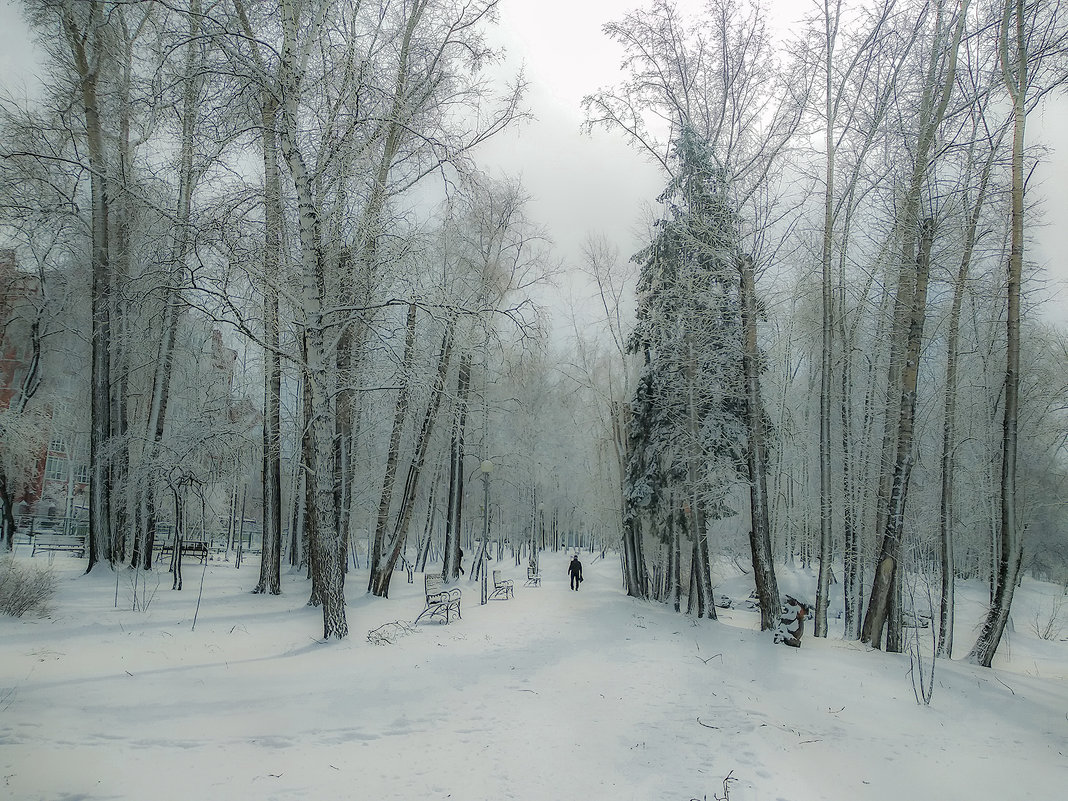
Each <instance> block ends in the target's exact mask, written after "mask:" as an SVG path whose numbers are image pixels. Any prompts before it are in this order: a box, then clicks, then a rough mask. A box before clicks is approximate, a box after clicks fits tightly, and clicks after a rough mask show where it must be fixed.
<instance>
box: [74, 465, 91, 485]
mask: <svg viewBox="0 0 1068 801" xmlns="http://www.w3.org/2000/svg"><path fill="white" fill-rule="evenodd" d="M74 483H76V484H88V483H89V465H87V464H86V463H85V462H82V463H81V464H80V465H78V467H77V469H76V470H75V471H74Z"/></svg>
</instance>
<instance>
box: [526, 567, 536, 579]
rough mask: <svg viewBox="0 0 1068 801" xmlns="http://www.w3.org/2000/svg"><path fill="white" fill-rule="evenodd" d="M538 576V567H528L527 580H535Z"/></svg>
mask: <svg viewBox="0 0 1068 801" xmlns="http://www.w3.org/2000/svg"><path fill="white" fill-rule="evenodd" d="M537 575H538V569H537V568H536V567H532V566H531V565H527V578H534V577H535V576H537Z"/></svg>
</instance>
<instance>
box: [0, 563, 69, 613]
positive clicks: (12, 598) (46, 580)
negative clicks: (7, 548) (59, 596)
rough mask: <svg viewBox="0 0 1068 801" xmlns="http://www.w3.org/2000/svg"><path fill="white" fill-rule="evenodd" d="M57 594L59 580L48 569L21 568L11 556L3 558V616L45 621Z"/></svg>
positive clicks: (0, 566)
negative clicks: (44, 618)
mask: <svg viewBox="0 0 1068 801" xmlns="http://www.w3.org/2000/svg"><path fill="white" fill-rule="evenodd" d="M55 594H56V576H55V574H54V573H53V572H52V571H51V570H49V569H48V568H39V567H21V566H19V565H18V564H17V563H16V562H15V559H14V558H13V557H11V556H5V557H3V558H0V613H3V614H5V615H11V616H12V617H22V616H23V615H25V614H26V613H27V612H30V613H33V614H35V615H37V616H39V617H43V616H44V615H46V614H48V602H49V601H50V600H52V597H53V596H54V595H55Z"/></svg>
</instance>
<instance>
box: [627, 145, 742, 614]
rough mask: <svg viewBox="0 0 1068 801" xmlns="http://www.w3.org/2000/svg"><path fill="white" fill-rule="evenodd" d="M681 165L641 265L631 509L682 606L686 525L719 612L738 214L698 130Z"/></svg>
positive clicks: (703, 582) (738, 400)
mask: <svg viewBox="0 0 1068 801" xmlns="http://www.w3.org/2000/svg"><path fill="white" fill-rule="evenodd" d="M672 157H673V161H674V163H675V165H676V170H675V174H674V175H673V177H672V180H671V181H670V183H669V184H668V186H667V188H666V189H665V191H664V192H663V194H661V196H660V197H659V198H658V200H659V202H660V203H661V204H662V205H663V206H664V209H665V215H664V217H663V218H662V219H661V220H658V221H657V222H656V223H655V225H654V236H653V241H652V242H651V243H650V244H649V246H648V247H646V248H644V249H643V250H641V251H640V252H639V253H638V254H636V255H635V256H634V261H635V262H636V263H637V264H639V266H640V273H639V281H638V310H637V323H636V326H635V329H634V331H633V333H632V335H631V337H630V339H629V341H628V350H629V352H630V353H633V354H639V355H641V356H642V358H643V367H642V372H641V375H640V377H639V379H638V382H637V386H636V389H635V394H634V397H633V399H632V401H631V415H630V424H629V429H628V443H627V444H628V460H627V476H626V481H625V485H624V496H625V497H624V503H625V517H626V519H627V521H628V523H629V524H630V525H632V526H635V527H636V528H638V529H639V530H640V529H641V528H642V526H645V527H651V529H652V531H653V532H654V533H655V536H657V537H658V538H659V539H660V540H661V541H662V542H664V544H665V545H666V546H667V549H666V554H667V556H666V564H665V565H664V573H663V575H664V578H665V580H664V581H662V582H661V589H662V590H663V591H664V592H665V593H666V596H667V598H668V600H669V601H674V602H675V604H676V606H677V604H678V596H679V594H680V586H679V573H680V571H679V564H678V554H679V553H681V547H680V542H679V538H680V537H681V532H683V531H686V532H689V534H690V536H691V538H692V545H693V549H692V553H693V558H692V563H691V570H692V571H693V576H695V577H696V580H695V579H694V578H693V577H691V585H692V586H695V587H696V588H697V591H698V592H697V598H696V599H695V598H694V597H692V596H691V599H690V600H691V609H692V608H693V605H694V601H695V600H696V601H697V613H698V615H706V614H707V615H708V616H709V617H715V607H714V606H713V604H712V603H711V580H710V575H709V566H708V549H707V544H706V541H705V534H704V532H705V520H706V519H707V518H708V517H709V516H712V517H722V516H726V515H729V514H732V513H733V512H732V511H731V510H730V509H729V508H728V507H727V506H726V504H725V503H724V500H725V494H726V488H727V487H728V486H729V485H730V484H731V483H733V479H734V477H735V475H736V474H737V471H738V469H739V466H740V465H741V463H742V461H743V459H744V446H745V418H744V415H745V403H744V398H743V395H742V392H741V389H740V380H741V372H742V370H741V358H742V351H741V328H740V301H739V293H738V279H737V275H738V273H737V268H736V262H737V258H738V253H739V248H738V244H737V243H738V238H737V233H736V230H737V228H736V224H735V223H736V220H735V216H734V214H733V212H732V211H731V208H730V205H729V202H728V199H727V191H726V190H727V186H726V183H725V180H724V175H723V171H722V170H720V169H718V168H717V167H716V165H715V159H714V157H713V154H712V153H711V151H710V150H709V148H708V147H707V145H706V144H705V143H703V142H702V141H701V140H700V138H699V137H698V136H696V135H695V134H694V132H693V131H692V130H691V129H683V131H682V132H681V134H680V136H679V138H678V140H677V141H676V143H675V145H674V147H673V152H672Z"/></svg>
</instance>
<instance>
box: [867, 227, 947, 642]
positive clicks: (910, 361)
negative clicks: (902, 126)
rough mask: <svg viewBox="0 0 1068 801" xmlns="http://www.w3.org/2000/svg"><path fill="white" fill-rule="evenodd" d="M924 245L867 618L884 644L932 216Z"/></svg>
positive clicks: (909, 455) (908, 458) (907, 466)
mask: <svg viewBox="0 0 1068 801" xmlns="http://www.w3.org/2000/svg"><path fill="white" fill-rule="evenodd" d="M919 236H920V246H919V251H918V253H917V256H916V286H915V292H914V293H913V300H912V309H911V314H910V319H909V330H908V338H907V339H906V348H905V354H904V360H905V361H904V365H903V369H902V371H901V378H902V381H901V389H902V392H901V408H900V409H899V411H898V423H897V426H896V428H897V431H898V438H897V447H896V449H895V458H894V470H893V482H892V484H891V491H890V504H889V507H888V509H887V514H886V530H885V531H884V533H883V541H882V548H881V551H880V554H879V571H878V573H877V575H876V580H875V583H874V585H873V586H872V593H871V598H870V599H869V601H868V614H867V617H866V618H865V620H864V633H865V641H866V642H869V643H870V644H871V645H872V646H874V647H875V648H878V647H880V645H881V641H882V634H883V627H884V626H885V625H886V623H887V619H888V617H890V612H891V611H892V609H893V604H894V603H896V596H897V589H896V588H897V586H898V584H899V581H900V576H899V575H898V571H899V568H900V565H901V538H902V532H903V530H904V525H905V503H906V500H907V498H908V490H909V480H910V478H911V476H912V465H913V463H914V462H915V455H914V442H913V439H914V430H915V422H916V387H917V382H918V377H919V366H920V364H919V363H920V347H921V345H922V343H923V326H924V319H925V317H926V309H927V284H928V278H929V276H930V271H931V246H932V244H933V242H934V221H933V220H931V219H926V220H924V221H923V223H921V225H920V232H919ZM887 650H888V651H890V650H897V648H896V647H894V645H893V637H891V636H890V635H889V634H888V636H887Z"/></svg>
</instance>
